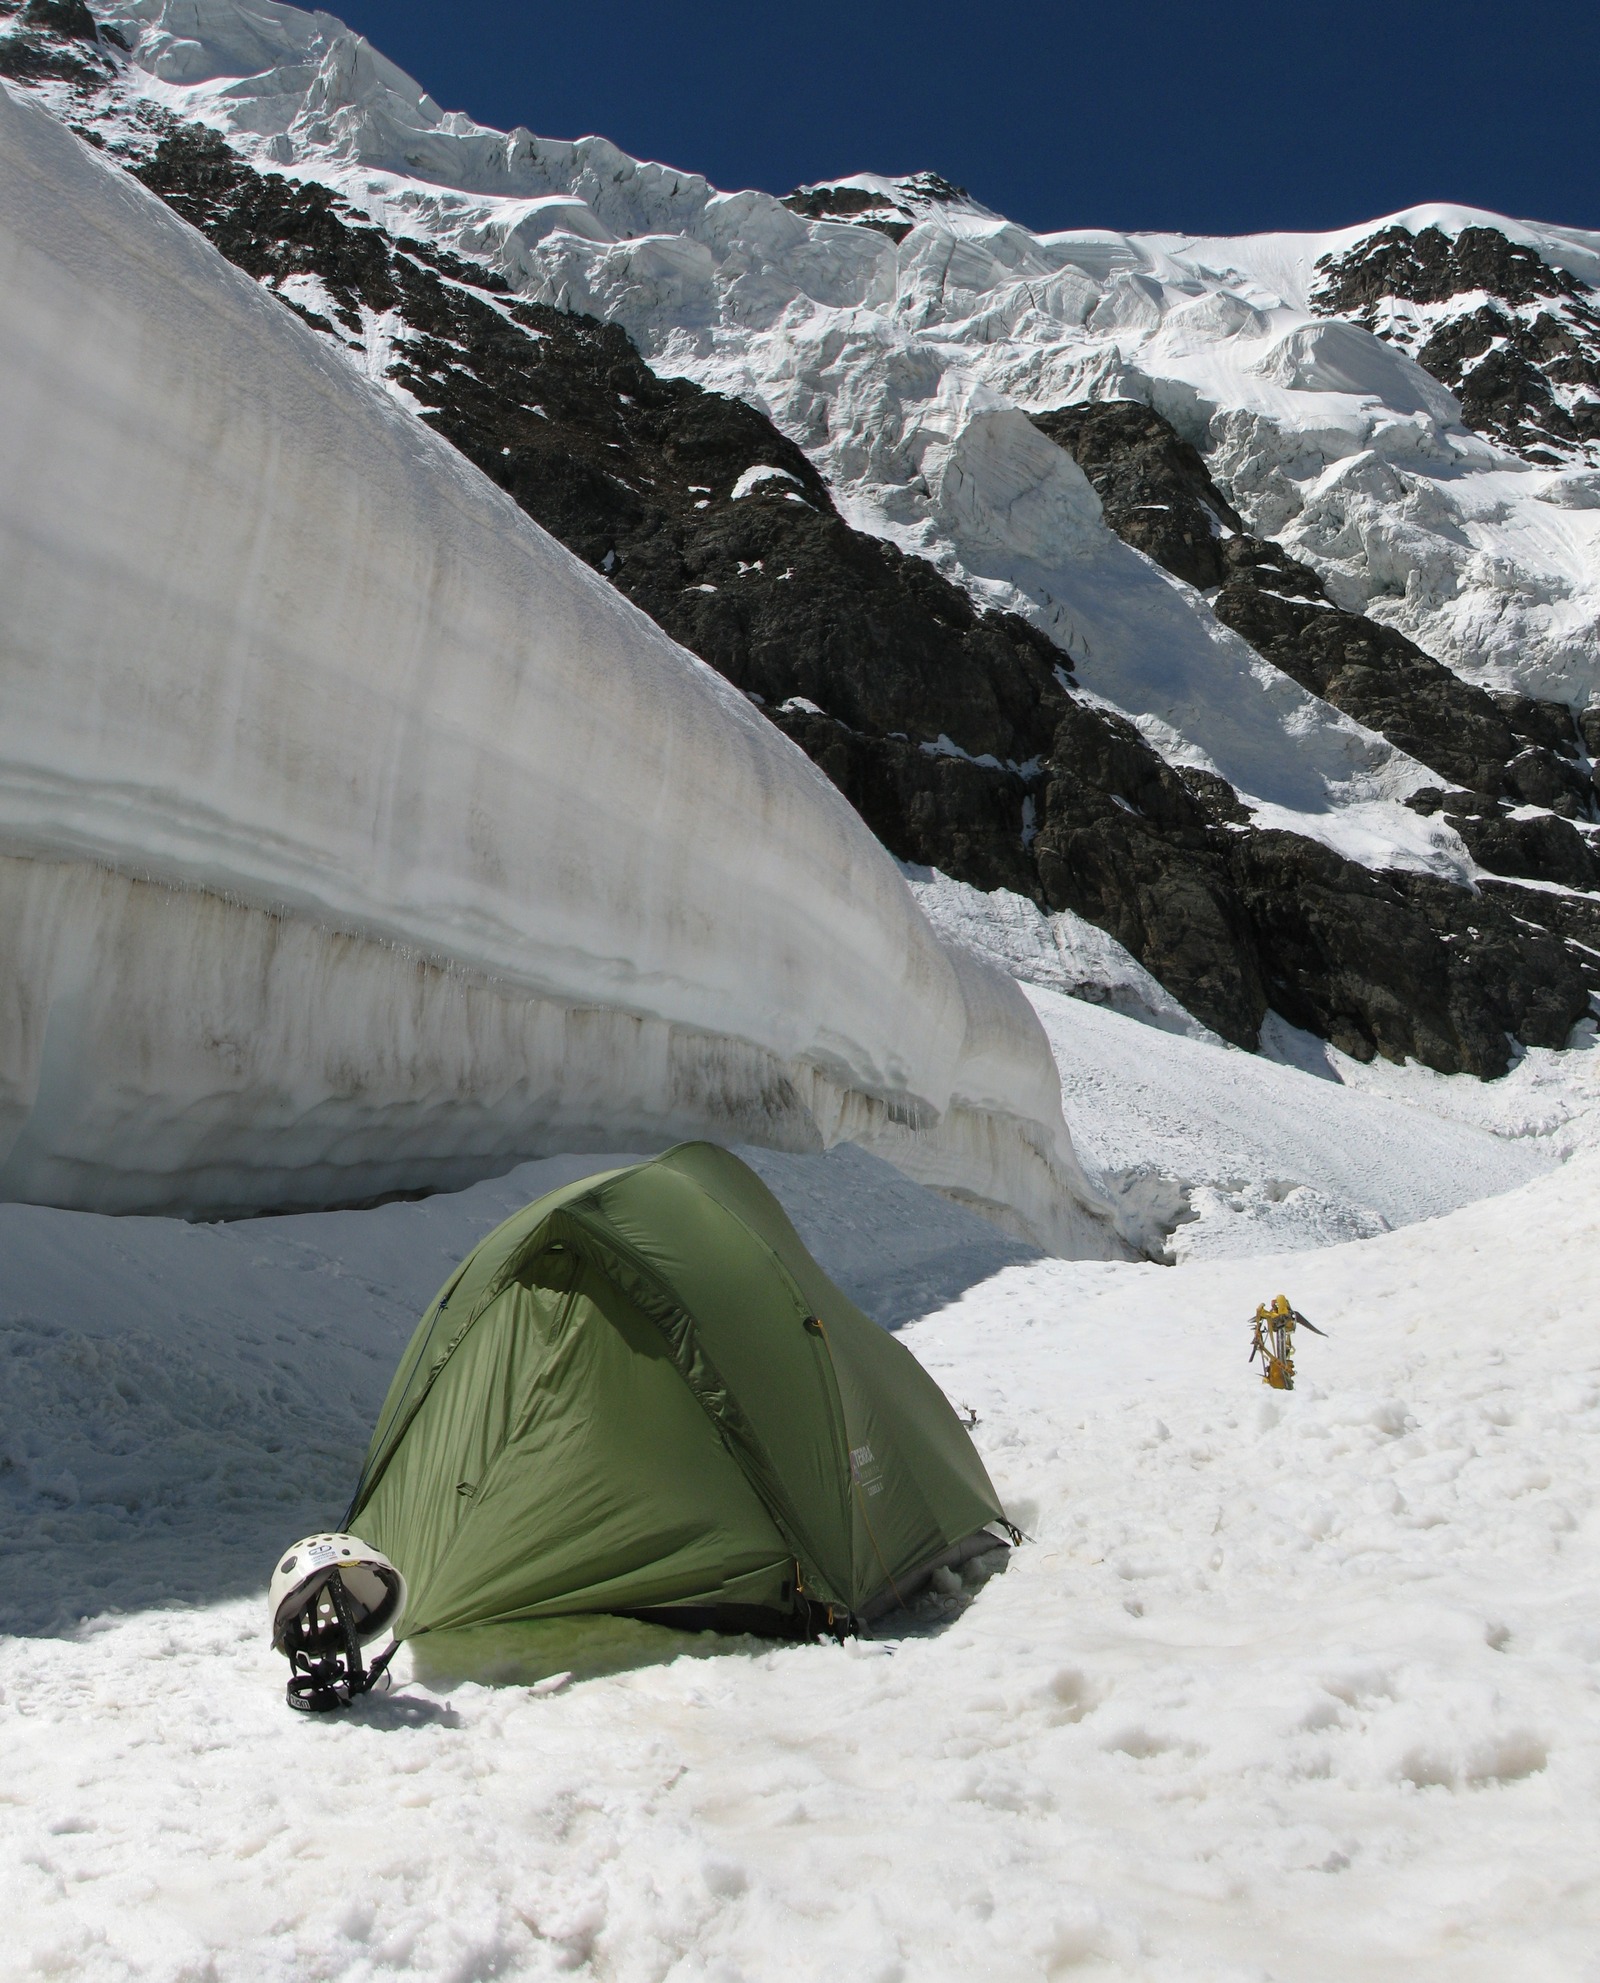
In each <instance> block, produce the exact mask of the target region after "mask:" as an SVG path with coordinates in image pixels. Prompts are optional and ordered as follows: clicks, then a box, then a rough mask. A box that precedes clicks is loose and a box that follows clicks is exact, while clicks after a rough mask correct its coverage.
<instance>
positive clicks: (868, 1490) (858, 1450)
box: [850, 1446, 883, 1494]
mask: <svg viewBox="0 0 1600 1983" xmlns="http://www.w3.org/2000/svg"><path fill="white" fill-rule="evenodd" d="M850 1478H851V1479H852V1480H853V1481H854V1482H855V1484H856V1486H857V1487H859V1488H860V1489H861V1490H862V1492H863V1493H865V1494H881V1493H882V1492H883V1482H882V1481H881V1480H880V1479H879V1478H878V1462H877V1459H876V1458H875V1456H874V1454H873V1451H872V1448H871V1447H870V1446H852V1447H851V1448H850Z"/></svg>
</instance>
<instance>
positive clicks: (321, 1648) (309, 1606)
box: [267, 1534, 406, 1713]
mask: <svg viewBox="0 0 1600 1983" xmlns="http://www.w3.org/2000/svg"><path fill="white" fill-rule="evenodd" d="M405 1604H406V1580H405V1578H404V1577H402V1576H401V1574H400V1572H399V1571H398V1570H397V1569H396V1568H395V1566H394V1565H393V1564H392V1563H391V1562H390V1561H389V1559H388V1557H387V1556H385V1555H384V1554H383V1552H382V1551H381V1550H378V1549H374V1548H372V1547H371V1545H370V1544H368V1543H365V1542H363V1541H362V1540H361V1538H360V1537H359V1536H354V1535H343V1534H328V1535H308V1536H306V1537H304V1538H303V1539H302V1540H301V1541H299V1542H297V1543H296V1544H295V1545H294V1547H293V1548H292V1549H290V1550H288V1551H287V1552H286V1553H285V1554H284V1555H283V1556H282V1557H281V1558H280V1559H279V1562H278V1567H277V1568H276V1569H275V1570H274V1571H273V1573H272V1585H271V1588H270V1589H269V1591H268V1593H267V1605H268V1608H269V1610H270V1613H271V1617H272V1643H273V1646H274V1647H275V1649H276V1650H277V1651H278V1652H281V1653H282V1654H283V1656H284V1657H285V1659H287V1660H288V1662H289V1670H290V1680H289V1688H288V1701H289V1705H290V1707H292V1708H301V1709H304V1710H307V1711H309V1712H311V1713H321V1712H324V1711H326V1710H328V1709H332V1708H346V1707H348V1706H349V1705H350V1703H351V1701H352V1700H353V1699H354V1698H355V1697H356V1695H358V1694H364V1693H366V1692H367V1690H368V1689H369V1688H370V1687H371V1686H372V1685H373V1683H374V1681H376V1680H378V1679H380V1678H381V1677H382V1675H383V1672H384V1669H385V1668H386V1667H387V1666H388V1664H389V1662H390V1660H391V1659H393V1658H394V1655H395V1653H396V1651H397V1650H398V1649H399V1641H398V1640H396V1642H395V1643H394V1644H393V1645H391V1646H390V1648H389V1650H388V1651H387V1652H386V1653H384V1654H383V1655H382V1656H381V1658H379V1659H377V1660H375V1661H374V1662H373V1664H372V1665H371V1667H367V1666H365V1665H364V1664H363V1662H362V1658H361V1648H362V1646H363V1645H365V1644H366V1643H367V1641H368V1640H370V1639H376V1638H377V1637H378V1636H379V1635H380V1634H381V1633H382V1632H384V1631H385V1630H386V1629H387V1628H388V1627H389V1626H391V1625H392V1624H393V1623H394V1621H395V1620H396V1619H398V1617H399V1616H400V1614H401V1612H402V1611H404V1609H405Z"/></svg>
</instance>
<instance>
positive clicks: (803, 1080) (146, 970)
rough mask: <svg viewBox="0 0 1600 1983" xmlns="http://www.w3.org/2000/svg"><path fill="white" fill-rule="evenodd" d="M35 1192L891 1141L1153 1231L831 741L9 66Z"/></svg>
mask: <svg viewBox="0 0 1600 1983" xmlns="http://www.w3.org/2000/svg"><path fill="white" fill-rule="evenodd" d="M0 186H3V188H4V192H3V196H0V596H3V597H4V598H5V601H6V616H5V624H4V631H3V634H0V641H3V647H0V740H3V741H0V926H3V927H4V928H5V929H6V931H7V933H8V940H7V944H6V949H5V955H4V960H3V965H0V1195H3V1196H5V1197H9V1198H18V1199H28V1200H35V1201H41V1202H46V1203H53V1204H58V1205H63V1206H74V1207H82V1208H87V1209H96V1210H102V1211H117V1212H130V1211H163V1212H181V1213H186V1214H190V1215H196V1214H200V1215H215V1214H223V1213H238V1212H249V1211H258V1210H261V1209H263V1208H268V1207H284V1208H286V1207H293V1206H302V1205H326V1204H330V1203H350V1202H362V1201H366V1200H370V1199H374V1198H379V1197H382V1196H384V1195H387V1194H393V1193H396V1192H407V1191H416V1190H423V1189H437V1188H441V1187H448V1186H456V1185H461V1184H463V1183H466V1182H468V1181H470V1180H472V1179H474V1178H478V1177H483V1176H486V1175H490V1174H493V1173H494V1172H496V1171H499V1170H504V1169H505V1168H506V1166H507V1164H508V1163H509V1162H512V1161H517V1160H520V1159H525V1158H528V1157H533V1156H538V1155H541V1154H545V1153H547V1152H552V1151H572V1150H582V1149H615V1148H618V1147H628V1148H652V1147H660V1146H661V1145H662V1144H663V1143H666V1142H669V1141H672V1140H675V1139H677V1138H679V1137H683V1136H687V1135H704V1134H708V1135H716V1136H718V1137H720V1138H722V1139H723V1140H734V1139H742V1140H747V1141H750V1142H756V1143H761V1144H766V1145H769V1146H773V1147H776V1148H780V1149H783V1148H787V1149H793V1150H805V1149H820V1148H823V1147H825V1146H827V1145H830V1144H833V1143H835V1142H837V1141H840V1140H848V1141H854V1142H858V1143H860V1144H863V1145H864V1146H866V1147H868V1148H870V1149H872V1150H874V1151H876V1152H877V1153H878V1154H880V1155H883V1156H886V1157H888V1158H889V1159H890V1160H891V1161H892V1162H894V1163H896V1164H897V1165H899V1166H900V1167H901V1168H902V1169H903V1170H905V1171H906V1172H907V1173H908V1174H909V1175H911V1176H913V1177H915V1178H917V1179H918V1180H919V1181H922V1182H926V1183H929V1184H932V1185H935V1186H937V1187H938V1188H940V1189H942V1190H944V1191H946V1192H947V1193H948V1194H950V1195H952V1196H955V1197H957V1198H960V1199H963V1200H965V1201H967V1202H969V1203H971V1204H973V1205H974V1206H976V1207H978V1208H980V1209H983V1210H985V1211H988V1212H989V1213H991V1214H993V1215H995V1216H996V1217H998V1218H1000V1219H1001V1220H1002V1221H1004V1222H1008V1223H1009V1224H1011V1225H1012V1226H1013V1227H1014V1228H1015V1229H1017V1230H1019V1231H1022V1232H1026V1233H1027V1234H1028V1235H1030V1236H1031V1237H1033V1238H1035V1239H1036V1240H1038V1241H1040V1242H1041V1243H1043V1244H1045V1245H1047V1246H1049V1247H1051V1248H1053V1249H1056V1250H1059V1251H1065V1252H1070V1253H1089V1254H1115V1253H1117V1252H1119V1251H1121V1250H1122V1246H1121V1242H1120V1241H1119V1240H1118V1239H1117V1237H1116V1234H1115V1232H1114V1230H1113V1228H1112V1225H1111V1223H1110V1219H1109V1215H1108V1213H1107V1210H1106V1208H1105V1207H1104V1205H1103V1202H1102V1201H1100V1200H1099V1199H1098V1197H1097V1194H1096V1193H1095V1192H1094V1190H1093V1188H1092V1187H1091V1186H1090V1185H1089V1184H1088V1183H1087V1181H1086V1180H1085V1178H1084V1176H1083V1174H1082V1172H1081V1171H1080V1169H1079V1168H1078V1166H1077V1163H1076V1161H1075V1159H1074V1157H1073V1154H1072V1149H1071V1144H1070V1140H1069V1138H1068V1136H1067V1132H1066V1128H1065V1125H1064V1123H1063V1121H1062V1117H1061V1112H1060V1103H1059V1090H1058V1086H1057V1081H1056V1075H1055V1069H1054V1065H1053V1062H1052V1060H1051V1056H1050V1050H1049V1046H1048V1043H1047V1041H1046V1039H1045V1036H1044V1034H1043V1032H1042V1030H1041V1029H1040V1027H1039V1025H1038V1023H1037V1021H1036V1020H1035V1019H1034V1017H1033V1015H1032V1013H1031V1011H1030V1010H1029V1009H1028V1008H1027V1006H1026V1003H1025V1001H1024V1000H1023V998H1022V995H1021V993H1020V991H1019V990H1018V989H1017V987H1016V986H1015V984H1014V983H1013V982H1012V981H1011V980H1010V979H1009V978H1008V977H1006V976H1005V975H1004V974H1003V973H1001V972H999V971H998V970H996V969H994V968H993V967H991V966H989V965H987V964H985V963H983V962H982V961H980V960H979V959H978V958H977V957H976V956H975V955H973V954H972V953H971V952H970V951H968V950H965V949H963V948H961V947H959V946H946V945H944V944H942V943H941V942H940V940H939V939H938V938H937V937H936V935H935V933H934V931H933V930H932V928H931V927H930V926H929V924H928V923H927V922H926V920H925V919H924V918H923V916H922V915H921V914H920V912H919V911H918V909H917V907H916V904H915V902H914V900H913V898H912V896H911V894H910V893H909V891H908V889H907V887H906V885H905V883H904V881H903V880H902V878H901V876H900V874H899V873H898V871H897V869H896V867H895V864H894V862H893V861H892V860H891V859H890V858H889V856H888V855H887V854H886V853H885V852H884V851H883V850H882V849H881V848H880V847H879V846H878V844H877V842H876V841H875V840H873V838H872V836H871V835H870V834H869V833H868V831H867V830H866V828H865V827H864V826H863V825H862V824H861V822H860V820H859V819H858V818H857V817H856V815H855V814H854V813H853V812H852V810H851V809H850V807H849V806H848V805H847V804H846V803H845V801H844V800H843V799H842V798H841V797H840V796H839V795H838V794H837V793H836V792H835V791H834V789H833V788H832V786H831V785H829V783H828V782H827V780H826V779H825V778H823V777H822V775H821V774H820V773H819V772H817V771H816V770H814V769H813V767H812V766H811V765H810V763H809V762H808V760H807V759H806V758H805V757H804V756H803V755H802V754H801V753H800V752H799V751H798V750H797V749H796V748H795V747H793V746H792V745H791V744H789V743H788V742H787V740H785V739H784V738H783V737H781V736H780V735H779V734H778V733H777V732H776V731H774V730H773V729H772V727H771V726H770V725H769V724H768V723H767V722H766V721H765V720H764V719H763V718H762V717H761V716H760V715H759V714H758V713H757V712H756V711H755V710H754V709H753V708H752V707H751V706H750V704H749V703H748V702H747V701H746V700H745V698H744V697H742V696H741V695H740V694H738V692H737V691H735V690H733V689H732V688H730V687H729V686H728V685H727V684H726V683H725V682H723V681H722V680H721V678H720V677H718V676H717V675H716V674H715V673H713V671H712V670H710V669H709V668H707V667H706V666H705V665H704V664H703V663H701V662H700V661H698V660H696V659H695V658H694V657H693V656H691V655H689V654H688V653H687V652H685V651H684V650H683V649H682V648H680V647H678V646H676V645H675V644H674V643H673V642H672V641H670V640H669V639H668V638H667V637H666V636H665V635H664V634H663V633H661V632H660V630H659V629H658V628H657V627H656V626H655V625H654V624H653V623H652V622H651V621H650V620H648V619H647V618H646V617H645V616H644V615H643V614H642V613H640V612H638V611H637V610H636V609H635V608H634V607H632V606H631V605H629V604H628V603H627V602H626V601H625V600H623V599H622V598H620V597H619V596H618V595H617V593H616V592H615V591H614V590H613V589H612V588H611V587H610V586H609V585H607V584H606V583H605V581H604V580H603V579H602V578H600V577H599V576H598V575H596V574H594V573H592V572H590V571H589V570H588V569H587V567H585V566H584V565H582V564H581V563H580V562H579V561H578V560H577V559H575V558H574V557H572V556H571V555H570V554H569V553H568V552H567V551H565V550H564V549H563V548H562V547H561V546H559V545H558V544H556V543H555V541H554V540H553V539H552V538H550V537H548V536H547V535H546V534H545V533H544V532H543V531H542V530H540V529H539V527H538V526H537V525H535V524H533V523H532V522H531V521H530V520H529V519H528V518H526V517H525V516H524V515H523V514H522V513H521V512H520V511H519V510H517V509H516V507H515V506H514V505H513V504H512V503H511V502H510V500H509V499H508V498H506V497H505V496H503V495H502V494H500V493H499V492H498V491H497V490H495V489H494V488H493V487H492V486H491V485H490V484H489V483H488V482H487V481H486V480H485V479H484V478H483V477H482V476H480V475H479V473H478V472H477V471H476V470H475V469H473V468H472V467H471V466H470V465H469V464H467V463H466V462H465V461H464V460H463V459H462V458H461V457H460V456H459V455H458V454H456V453H455V451H454V450H453V449H451V448H450V447H449V446H448V445H446V444H445V443H444V442H443V441H441V440H439V439H437V438H436V437H435V436H434V435H432V434H431V433H430V432H428V431H427V429H426V428H424V427H423V426H422V425H421V423H419V422H418V421H416V420H415V419H413V418H412V417H411V416H410V415H409V414H408V413H406V412H405V411H404V410H403V409H402V408H401V407H400V406H399V405H398V404H397V403H396V402H395V401H394V399H393V398H392V397H390V396H389V395H387V394H385V393H383V392H381V391H380V390H378V389H376V388H375V387H373V386H371V385H370V384H368V383H367V382H366V381H364V380H363V379H361V378H360V377H358V376H357V375H356V374H355V373H354V372H353V371H352V369H351V368H350V367H349V366H347V365H346V364H344V363H343V362H342V360H341V359H340V358H339V357H338V356H337V355H335V354H333V353H331V352H330V351H329V349H328V348H327V346H326V345H325V343H324V342H323V341H322V340H321V339H319V338H318V337H317V336H316V334H315V333H314V332H312V331H311V330H309V329H308V328H307V327H306V326H304V325H303V324H301V323H299V322H298V321H297V320H295V319H294V318H293V316H292V315H291V314H290V313H289V312H288V311H286V310H284V309H283V308H282V307H281V306H280V305H279V304H278V302H277V301H276V300H275V299H273V298H272V297H271V296H269V295H267V294H265V293H263V291H262V290H261V289H260V288H258V287H257V285H256V284H254V283H253V282H251V281H250V280H249V279H248V278H246V277H244V276H242V275H241V274H239V273H238V272H237V271H236V270H235V269H233V268H232V267H231V266H229V265H228V264H227V263H226V262H225V261H224V260H223V259H222V257H221V256H220V255H218V254H217V253H216V252H215V250H213V249H212V248H211V247H210V246H209V244H207V243H206V242H205V241H204V240H203V239H202V238H201V237H200V236H199V235H198V234H196V233H195V232H194V231H193V230H192V229H190V228H188V227H186V226H184V225H183V224H182V223H181V222H180V221H178V220H177V219H176V218H175V217H174V216H173V215H172V214H171V213H170V212H169V211H168V210H167V209H165V208H164V207H163V206H162V204H161V203H160V202H159V201H158V200H156V199H155V198H154V197H153V196H152V195H149V194H147V193H146V192H145V191H144V190H143V188H141V187H140V186H138V185H137V184H136V183H135V182H133V181H132V180H130V179H129V178H127V177H126V176H125V175H123V174H122V173H120V172H119V171H117V170H116V169H114V168H113V167H111V166H109V165H108V164H107V163H106V162H104V161H102V160H101V159H100V158H98V157H97V156H96V155H95V153H94V152H93V151H92V150H91V149H90V148H89V147H88V146H87V145H85V144H83V143H81V142H80V141H79V140H78V139H77V138H75V137H73V136H72V135H70V134H69V133H68V132H66V131H65V130H63V129H62V128H61V127H60V126H59V125H58V124H56V123H55V122H53V121H52V120H51V119H50V118H49V117H47V116H46V115H45V114H44V113H43V112H42V111H40V110H39V109H37V108H35V107H34V106H32V105H30V104H27V103H24V102H21V101H18V100H17V99H16V98H14V97H12V96H10V95H9V94H7V93H6V92H4V91H3V90H0Z"/></svg>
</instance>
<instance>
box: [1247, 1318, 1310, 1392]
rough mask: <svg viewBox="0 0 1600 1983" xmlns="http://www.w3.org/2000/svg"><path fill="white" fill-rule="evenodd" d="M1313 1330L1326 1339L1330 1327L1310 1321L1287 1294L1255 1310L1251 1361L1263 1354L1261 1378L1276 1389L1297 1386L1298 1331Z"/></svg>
mask: <svg viewBox="0 0 1600 1983" xmlns="http://www.w3.org/2000/svg"><path fill="white" fill-rule="evenodd" d="M1297 1328H1299V1329H1309V1330H1310V1331H1311V1333H1312V1335H1313V1336H1321V1337H1323V1338H1324V1340H1326V1337H1327V1333H1328V1332H1327V1330H1326V1329H1319V1328H1318V1327H1317V1325H1316V1323H1315V1322H1308V1321H1307V1320H1306V1318H1305V1317H1304V1316H1303V1315H1302V1314H1301V1313H1300V1312H1299V1310H1298V1309H1294V1308H1291V1307H1290V1306H1289V1297H1288V1296H1287V1295H1286V1294H1280V1295H1274V1296H1273V1298H1272V1300H1271V1301H1264V1302H1262V1304H1261V1306H1260V1307H1259V1308H1258V1309H1257V1310H1256V1313H1255V1340H1254V1341H1253V1342H1252V1344H1251V1346H1250V1361H1251V1362H1252V1363H1254V1362H1255V1360H1256V1358H1257V1357H1260V1359H1261V1364H1262V1370H1261V1381H1262V1383H1263V1384H1269V1385H1271V1387H1272V1389H1273V1390H1274V1391H1292V1390H1293V1389H1294V1332H1295V1330H1296V1329H1297Z"/></svg>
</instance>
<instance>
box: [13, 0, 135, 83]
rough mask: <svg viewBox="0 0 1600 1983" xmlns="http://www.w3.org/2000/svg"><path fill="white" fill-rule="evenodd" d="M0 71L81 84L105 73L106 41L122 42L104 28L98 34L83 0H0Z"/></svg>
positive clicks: (21, 78) (107, 70) (107, 69)
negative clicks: (6, 26) (20, 0)
mask: <svg viewBox="0 0 1600 1983" xmlns="http://www.w3.org/2000/svg"><path fill="white" fill-rule="evenodd" d="M8 18H9V20H10V23H11V26H10V30H9V32H4V31H0V76H10V77H12V78H13V79H14V80H16V81H18V82H66V83H73V84H76V85H78V86H79V87H80V88H87V87H90V86H92V85H95V84H98V83H103V82H104V81H105V80H106V78H107V77H108V76H109V75H110V74H111V58H110V56H109V54H108V52H107V47H106V44H107V43H110V44H111V45H113V46H116V47H121V46H122V37H121V36H120V35H119V34H118V33H117V32H116V30H115V29H108V30H107V31H106V33H105V36H104V39H102V35H101V30H100V28H99V27H98V26H97V25H96V22H95V18H94V16H93V14H91V13H90V12H89V9H88V8H87V7H86V6H85V5H84V4H83V0H26V5H22V6H19V5H18V4H17V0H0V23H4V22H5V21H6V20H7V19H8Z"/></svg>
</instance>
